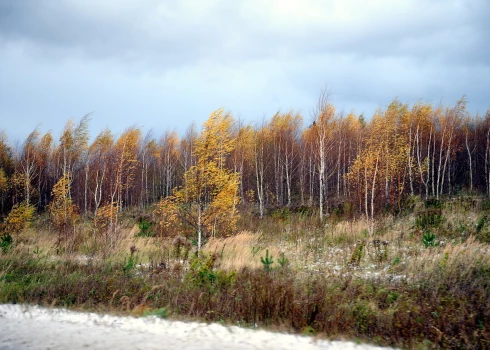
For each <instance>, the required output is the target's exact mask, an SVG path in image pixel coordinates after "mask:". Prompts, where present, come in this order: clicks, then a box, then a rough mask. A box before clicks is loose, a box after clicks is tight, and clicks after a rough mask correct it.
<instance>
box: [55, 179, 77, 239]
mask: <svg viewBox="0 0 490 350" xmlns="http://www.w3.org/2000/svg"><path fill="white" fill-rule="evenodd" d="M70 181H71V177H70V173H67V174H64V175H63V176H62V177H61V178H60V179H59V181H58V182H57V183H56V185H54V187H53V192H52V195H53V199H52V201H51V204H50V205H49V213H50V217H51V222H52V223H53V225H54V226H55V228H56V229H57V231H58V232H59V233H60V235H61V234H65V235H67V234H68V232H69V231H71V229H72V227H73V224H74V222H75V220H76V218H77V208H76V206H75V205H74V204H73V203H72V200H71V198H70Z"/></svg>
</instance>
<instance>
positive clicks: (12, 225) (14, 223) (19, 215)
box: [5, 202, 36, 234]
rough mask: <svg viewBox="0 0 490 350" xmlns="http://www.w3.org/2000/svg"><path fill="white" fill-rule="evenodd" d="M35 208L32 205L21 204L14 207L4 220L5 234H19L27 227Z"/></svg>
mask: <svg viewBox="0 0 490 350" xmlns="http://www.w3.org/2000/svg"><path fill="white" fill-rule="evenodd" d="M35 212H36V208H34V206H33V205H31V204H29V203H27V202H22V203H20V204H16V205H14V207H13V208H12V210H11V211H10V213H9V215H8V216H7V219H6V220H5V229H6V232H7V233H15V234H19V233H21V232H22V231H24V230H25V229H26V228H28V227H29V225H30V223H31V221H32V219H33V217H34V213H35Z"/></svg>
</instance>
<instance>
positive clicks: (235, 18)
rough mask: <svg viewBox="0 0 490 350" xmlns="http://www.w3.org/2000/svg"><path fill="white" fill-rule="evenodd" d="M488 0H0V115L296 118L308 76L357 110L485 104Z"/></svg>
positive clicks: (19, 122)
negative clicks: (287, 114)
mask: <svg viewBox="0 0 490 350" xmlns="http://www.w3.org/2000/svg"><path fill="white" fill-rule="evenodd" d="M489 14H490V1H488V0H397V1H393V0H372V1H369V0H358V1H355V0H338V1H337V0H332V1H320V0H298V1H293V0H242V1H234V0H199V1H197V0H195V1H192V0H173V1H170V0H167V1H166V0H144V1H138V0H83V1H80V0H0V129H5V130H6V132H7V134H8V135H9V137H10V138H11V141H13V140H16V139H17V140H18V139H20V140H23V139H24V138H25V137H26V136H27V135H28V134H29V133H30V132H31V131H32V130H33V129H34V128H35V127H36V126H39V129H40V131H41V132H43V133H44V132H46V131H48V130H52V131H53V133H54V135H55V137H58V136H59V133H60V131H61V129H62V128H63V126H64V124H65V123H66V121H67V120H68V119H69V118H70V117H73V118H75V119H76V120H80V118H82V117H83V116H84V115H85V114H87V113H89V112H93V114H92V121H91V123H90V130H91V134H92V135H95V134H97V133H98V132H100V131H101V130H102V129H103V128H105V127H106V126H107V127H109V128H110V129H111V130H113V131H114V132H115V133H120V132H122V131H123V130H124V129H125V128H126V127H129V126H132V125H136V126H139V127H142V128H143V130H144V131H145V132H146V131H148V130H150V129H153V130H154V131H155V136H156V137H159V136H160V135H161V133H162V132H163V131H164V130H174V129H175V130H176V131H178V132H179V133H181V134H182V133H183V132H184V130H185V129H186V128H187V127H188V126H189V125H190V124H191V123H192V121H195V122H196V124H197V125H198V126H199V127H200V125H201V124H202V122H203V121H204V120H205V119H206V118H207V117H208V115H209V113H210V112H211V111H212V110H214V109H217V108H219V107H221V106H224V107H226V109H227V110H230V111H231V112H232V113H233V114H234V116H235V117H237V118H238V117H240V118H241V119H244V120H246V121H248V122H251V123H253V122H255V121H258V120H261V119H262V118H263V117H266V118H269V117H270V116H271V115H273V114H274V113H275V112H276V111H278V110H280V111H287V110H290V109H294V110H297V111H301V112H302V113H303V116H304V117H305V119H306V120H307V121H308V120H310V117H311V110H312V109H313V107H314V104H315V101H316V100H317V98H318V95H319V93H320V91H321V89H322V88H324V87H325V86H328V88H329V90H330V91H331V92H332V93H333V102H334V104H335V105H336V107H337V109H338V110H344V111H346V112H349V111H350V110H352V109H354V110H355V112H356V113H357V114H360V113H364V115H366V116H370V115H371V114H372V113H373V112H374V110H375V109H376V108H378V107H381V108H384V107H386V106H387V105H388V104H389V102H390V101H391V100H392V99H393V98H395V97H398V98H399V100H400V101H402V102H408V103H413V102H415V101H417V100H418V99H423V100H426V101H431V102H433V103H435V104H438V103H439V102H440V101H441V99H442V100H443V102H444V103H446V104H454V103H455V102H456V101H457V100H458V99H459V98H460V97H461V96H462V95H463V94H466V96H467V99H468V107H469V110H470V112H471V113H473V114H474V113H477V112H479V113H480V114H484V113H485V111H486V110H487V109H488V108H489V107H490V98H489V97H490V92H489V88H490V20H489V19H488V15H489Z"/></svg>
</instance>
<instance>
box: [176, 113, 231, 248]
mask: <svg viewBox="0 0 490 350" xmlns="http://www.w3.org/2000/svg"><path fill="white" fill-rule="evenodd" d="M231 124H232V118H231V116H230V115H228V114H224V112H223V109H219V110H217V111H214V112H213V113H212V114H211V116H210V117H209V119H208V120H207V121H206V122H205V123H204V127H203V131H202V133H201V135H200V137H199V138H198V139H197V140H196V147H195V155H196V156H197V164H196V165H194V166H191V167H190V168H189V170H187V171H186V173H185V174H184V186H183V187H181V188H179V189H177V190H176V191H175V193H174V195H175V201H176V203H177V204H178V208H179V216H180V218H181V219H182V220H183V221H184V222H187V223H190V224H191V225H193V226H194V227H195V228H196V229H197V231H198V236H199V243H200V242H201V235H202V234H206V233H207V234H209V233H212V234H217V233H218V234H228V233H230V232H231V231H232V230H234V228H235V223H236V217H237V213H236V211H235V206H236V204H237V203H238V200H239V198H238V186H239V181H238V180H239V174H238V173H232V172H230V171H229V170H228V169H226V168H225V164H226V157H227V156H228V154H229V153H230V152H232V151H233V149H234V146H235V139H233V138H232V137H231V134H230V131H231V130H230V127H231ZM204 231H206V232H204Z"/></svg>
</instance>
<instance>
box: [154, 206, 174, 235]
mask: <svg viewBox="0 0 490 350" xmlns="http://www.w3.org/2000/svg"><path fill="white" fill-rule="evenodd" d="M153 216H154V218H155V223H156V227H155V229H156V231H157V233H158V235H159V236H160V237H163V236H165V235H166V236H168V235H172V234H180V233H181V232H179V230H178V226H179V225H180V223H179V220H178V207H177V205H176V201H175V197H166V198H163V199H161V200H160V201H159V202H158V203H156V204H155V206H154V209H153Z"/></svg>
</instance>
